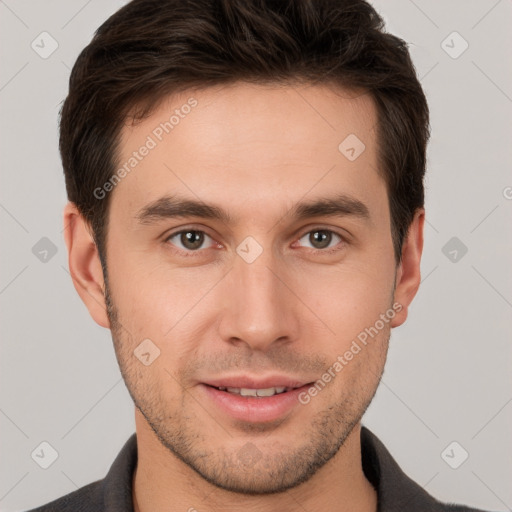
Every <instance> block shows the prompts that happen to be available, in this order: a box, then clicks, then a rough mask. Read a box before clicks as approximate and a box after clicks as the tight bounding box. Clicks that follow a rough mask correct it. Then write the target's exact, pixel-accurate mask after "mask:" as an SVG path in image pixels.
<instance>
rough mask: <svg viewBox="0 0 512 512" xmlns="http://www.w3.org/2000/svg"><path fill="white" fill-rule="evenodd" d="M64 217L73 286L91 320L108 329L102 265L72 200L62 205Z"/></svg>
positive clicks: (92, 240)
mask: <svg viewBox="0 0 512 512" xmlns="http://www.w3.org/2000/svg"><path fill="white" fill-rule="evenodd" d="M63 220H64V240H65V242H66V247H67V249H68V265H69V273H70V274H71V278H72V280H73V284H74V286H75V289H76V291H77V292H78V294H79V295H80V298H81V299H82V301H83V302H84V304H85V305H86V307H87V309H88V310H89V313H90V315H91V316H92V318H93V319H94V321H95V322H96V323H97V324H98V325H101V326H102V327H105V328H107V329H109V328H110V322H109V320H108V315H107V310H106V304H105V296H104V289H105V282H104V276H103V269H102V267H101V261H100V257H99V253H98V249H97V247H96V244H95V242H94V239H93V237H92V236H91V233H90V231H89V225H88V223H87V222H86V221H85V219H84V218H83V216H82V215H81V214H80V212H79V211H78V209H77V207H76V205H75V204H74V203H72V202H68V203H67V204H66V206H65V207H64V219H63Z"/></svg>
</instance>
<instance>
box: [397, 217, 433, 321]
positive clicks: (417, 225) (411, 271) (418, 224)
mask: <svg viewBox="0 0 512 512" xmlns="http://www.w3.org/2000/svg"><path fill="white" fill-rule="evenodd" d="M424 222H425V210H424V209H423V208H420V209H419V210H417V211H416V213H415V215H414V218H413V221H412V222H411V225H410V226H409V231H408V233H407V237H406V238H405V240H404V243H403V246H402V261H401V263H400V265H399V267H398V269H397V273H396V283H395V296H394V303H398V304H400V306H401V308H400V309H399V308H398V307H397V309H396V310H397V311H398V312H397V314H396V315H395V317H394V318H393V320H392V321H391V327H398V326H399V325H402V324H403V323H404V322H405V320H406V319H407V312H408V309H409V305H410V304H411V302H412V300H413V299H414V297H415V295H416V292H417V291H418V288H419V286H420V282H421V274H420V263H421V254H422V252H423V225H424Z"/></svg>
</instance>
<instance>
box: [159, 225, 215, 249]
mask: <svg viewBox="0 0 512 512" xmlns="http://www.w3.org/2000/svg"><path fill="white" fill-rule="evenodd" d="M206 237H208V238H210V237H209V236H208V235H207V234H206V233H204V232H203V231H197V230H193V229H187V230H183V231H179V232H178V233H173V234H172V235H170V236H169V237H168V238H167V239H166V242H171V243H172V244H173V245H176V246H177V247H178V248H179V249H183V250H184V251H197V250H198V249H201V247H202V245H203V244H204V242H205V238H206ZM173 239H175V240H174V241H173ZM180 244H181V246H180Z"/></svg>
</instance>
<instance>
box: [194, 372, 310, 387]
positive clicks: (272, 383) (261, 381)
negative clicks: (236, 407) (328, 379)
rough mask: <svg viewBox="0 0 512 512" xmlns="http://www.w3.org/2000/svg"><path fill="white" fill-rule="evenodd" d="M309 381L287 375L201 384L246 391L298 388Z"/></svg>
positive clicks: (221, 379) (228, 378) (222, 379)
mask: <svg viewBox="0 0 512 512" xmlns="http://www.w3.org/2000/svg"><path fill="white" fill-rule="evenodd" d="M309 383H311V381H308V380H303V379H296V378H293V377H288V376H287V375H269V376H267V377H264V378H263V377H253V376H250V375H231V376H226V377H218V378H216V379H209V380H208V381H205V382H204V383H203V384H207V385H208V386H214V387H216V388H218V387H226V388H246V389H268V388H279V387H284V388H300V387H302V386H304V385H305V384H309Z"/></svg>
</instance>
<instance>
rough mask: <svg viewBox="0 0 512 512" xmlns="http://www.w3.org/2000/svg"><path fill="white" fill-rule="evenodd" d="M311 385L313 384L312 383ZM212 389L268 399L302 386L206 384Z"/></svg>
mask: <svg viewBox="0 0 512 512" xmlns="http://www.w3.org/2000/svg"><path fill="white" fill-rule="evenodd" d="M310 384H311V383H310ZM310 384H305V386H309V385H310ZM205 385H206V386H209V387H211V388H214V389H217V390H219V391H225V392H227V393H231V394H233V395H239V396H243V397H247V398H266V397H270V396H274V395H281V394H283V393H288V392H289V391H293V390H294V389H299V388H300V387H302V386H297V387H288V386H274V387H269V388H260V389H255V388H235V387H228V386H211V385H210V384H205Z"/></svg>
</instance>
